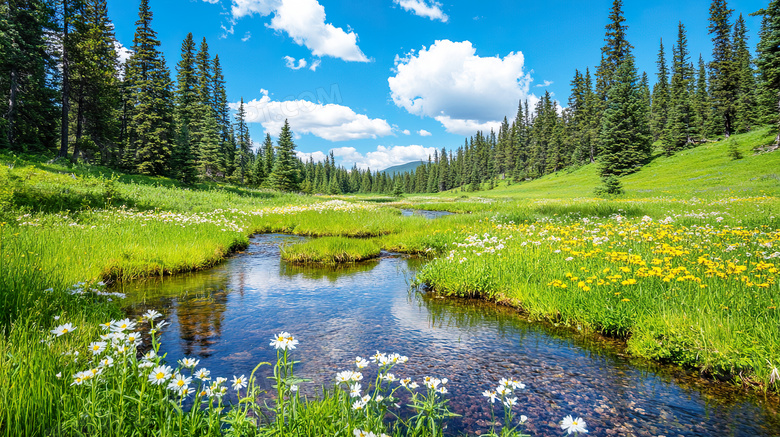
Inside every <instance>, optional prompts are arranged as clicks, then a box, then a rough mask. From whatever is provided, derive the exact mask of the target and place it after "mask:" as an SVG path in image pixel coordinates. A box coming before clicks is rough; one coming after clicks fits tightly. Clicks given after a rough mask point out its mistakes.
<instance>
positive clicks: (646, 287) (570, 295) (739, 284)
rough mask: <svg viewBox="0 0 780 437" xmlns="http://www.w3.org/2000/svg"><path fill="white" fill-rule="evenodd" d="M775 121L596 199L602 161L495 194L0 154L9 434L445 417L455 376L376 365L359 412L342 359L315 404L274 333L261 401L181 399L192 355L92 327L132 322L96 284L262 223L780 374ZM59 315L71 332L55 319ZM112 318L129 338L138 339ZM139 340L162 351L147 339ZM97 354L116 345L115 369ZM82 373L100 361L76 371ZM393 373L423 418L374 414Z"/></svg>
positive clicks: (224, 250) (563, 321)
mask: <svg viewBox="0 0 780 437" xmlns="http://www.w3.org/2000/svg"><path fill="white" fill-rule="evenodd" d="M772 138H773V136H772V134H771V132H770V131H769V130H768V129H764V130H759V131H756V132H753V133H749V134H744V135H737V136H734V137H732V139H730V140H729V141H733V142H736V145H737V147H738V148H739V150H740V151H741V152H742V154H743V156H744V157H743V158H742V159H738V160H733V159H731V157H730V156H729V153H728V148H729V144H728V143H727V141H720V142H712V143H706V144H703V145H701V146H699V147H696V148H693V149H690V150H685V151H683V152H680V153H677V154H676V155H674V156H671V157H666V156H663V155H661V154H660V153H659V154H658V155H656V156H654V159H653V160H652V162H651V163H650V164H648V165H647V166H645V167H643V168H642V169H641V170H640V171H638V172H637V173H635V174H632V175H630V176H626V177H624V178H622V179H621V183H622V184H623V187H624V189H625V194H624V195H622V196H619V197H612V198H599V197H596V196H595V195H594V194H593V193H594V188H595V187H596V186H597V185H598V184H599V179H598V175H597V169H596V166H595V165H587V166H584V167H581V168H577V169H571V170H565V171H561V172H559V173H556V174H553V175H549V176H545V177H543V178H540V179H538V180H534V181H527V182H522V183H513V184H508V183H506V182H504V181H501V182H499V183H498V184H497V187H496V188H494V189H492V190H485V191H479V192H468V193H467V192H462V191H460V190H455V191H451V192H445V193H438V194H435V195H425V196H423V195H420V196H406V197H401V198H396V197H392V196H389V195H388V196H382V197H377V196H305V195H295V194H280V193H277V192H273V191H265V190H253V189H245V188H237V187H234V186H229V185H220V184H201V185H198V186H194V187H182V186H180V185H179V184H178V183H176V182H174V181H172V180H169V179H165V178H147V177H139V176H129V175H124V174H117V173H113V172H111V171H109V170H107V169H104V168H101V167H89V166H73V165H68V166H63V165H58V164H51V163H47V162H42V161H40V160H35V159H25V158H24V157H14V156H2V157H0V160H1V161H2V162H3V165H2V167H0V187H2V188H1V189H0V207H1V208H2V212H1V214H2V217H0V223H2V225H0V293H1V294H2V299H0V329H2V331H3V335H2V336H0V378H2V380H3V381H6V382H5V383H3V384H2V385H0V433H2V434H3V435H7V436H22V435H30V436H32V435H89V434H91V435H127V436H130V435H160V436H173V435H254V434H274V433H275V434H277V435H294V434H297V435H317V434H323V433H326V434H328V435H330V434H333V435H352V431H351V430H354V429H360V430H365V431H366V434H365V435H368V432H373V433H375V435H380V434H382V433H386V434H388V435H438V434H439V433H441V424H442V421H444V420H446V418H447V417H449V415H450V413H449V411H448V410H447V408H446V403H445V402H444V401H443V400H442V399H443V398H442V396H440V395H441V394H442V391H441V390H442V388H443V387H445V385H446V381H444V382H443V381H439V382H438V383H437V384H434V382H435V381H428V383H429V384H428V385H424V384H423V383H421V384H420V390H418V391H414V389H411V390H410V389H409V387H408V385H409V384H408V383H407V384H404V385H398V383H393V384H390V382H388V381H386V380H384V379H377V380H375V381H373V382H372V383H371V385H370V386H371V390H372V391H370V392H368V393H369V394H370V399H368V400H366V401H365V402H364V403H363V404H362V405H361V406H360V408H354V406H355V405H354V402H356V400H355V399H352V398H350V397H349V396H348V384H349V383H350V382H355V380H351V379H350V378H352V377H354V375H344V378H343V380H341V381H340V383H339V387H333V388H332V389H329V390H327V391H326V395H325V396H324V399H320V400H317V401H314V400H307V399H305V398H304V397H302V396H300V395H298V394H297V391H296V390H295V388H296V387H297V384H298V383H300V381H298V380H297V379H296V377H295V375H294V364H293V361H294V359H293V355H292V354H293V351H292V350H291V349H290V348H288V347H287V346H285V345H289V344H291V343H290V342H292V341H293V340H294V339H292V336H289V337H286V336H282V338H281V339H277V340H278V342H279V343H278V345H279V347H277V351H278V353H279V355H278V360H277V362H276V363H270V364H268V365H267V366H265V365H263V366H260V367H259V369H257V371H258V372H265V373H271V372H272V373H273V375H274V377H275V378H276V382H275V386H276V390H277V392H276V393H275V395H276V399H277V400H276V401H274V402H271V404H270V405H268V406H267V408H266V406H261V405H258V404H257V402H256V396H255V395H256V394H257V390H258V388H257V387H256V386H255V385H254V382H253V378H252V375H250V376H249V378H246V380H244V381H223V382H222V383H221V385H220V384H217V385H214V383H215V382H216V381H213V380H212V381H210V382H208V383H207V382H206V380H203V379H201V380H199V381H201V382H200V383H199V384H200V385H195V383H194V382H191V383H188V384H187V385H192V386H195V387H197V390H196V392H194V393H184V394H180V395H172V394H169V392H170V390H168V391H166V389H165V386H163V385H159V384H158V383H157V382H156V381H155V380H154V375H155V374H156V373H154V371H155V370H157V371H159V372H162V373H160V374H161V375H162V376H165V375H166V374H168V376H166V377H165V378H163V379H165V380H166V381H170V380H173V379H172V378H174V376H175V374H176V370H174V369H178V371H179V373H178V374H179V376H182V375H184V376H186V377H190V378H193V381H197V380H198V379H197V375H195V373H196V371H197V369H195V368H194V367H188V365H187V364H188V363H179V364H178V366H177V363H167V365H170V366H171V368H168V369H165V368H164V366H165V363H163V361H162V357H159V356H154V355H152V356H148V357H146V358H145V357H143V356H142V355H137V354H135V353H134V352H135V349H134V348H131V352H128V351H127V349H125V348H124V347H123V346H122V345H124V343H121V342H112V341H111V340H110V339H109V340H101V339H100V335H101V334H104V331H103V330H102V329H101V328H100V324H101V323H106V322H107V321H109V320H112V319H113V320H119V319H122V318H123V317H124V316H123V315H122V312H121V310H120V306H119V304H118V302H119V301H120V300H121V296H116V295H112V294H110V293H108V292H107V291H106V290H105V285H104V284H110V283H112V282H114V281H128V280H133V279H137V278H144V277H151V276H161V275H171V274H176V273H181V272H188V271H195V270H201V269H206V268H209V267H211V266H214V265H215V264H217V263H219V262H221V261H222V260H224V259H225V258H226V257H228V256H230V254H231V253H232V252H234V251H236V250H239V249H242V248H244V247H246V245H247V244H248V237H249V236H250V235H251V234H254V233H289V234H295V235H301V236H307V237H311V238H308V239H305V240H303V241H302V242H300V243H295V244H291V245H287V246H285V247H284V248H283V250H282V257H283V259H285V260H288V261H291V262H293V263H296V264H306V263H325V264H336V263H351V262H358V261H360V260H364V259H370V258H373V257H377V256H378V255H379V253H380V251H381V250H386V251H393V252H402V253H407V254H413V255H417V256H420V257H425V258H426V259H428V262H427V264H426V265H425V267H423V268H422V269H421V271H420V273H419V274H418V276H417V278H416V282H417V284H418V285H420V286H424V287H425V288H426V289H427V290H429V291H430V292H433V293H438V294H441V295H444V296H462V297H473V298H479V299H488V300H494V301H498V302H502V303H505V304H507V305H511V306H514V307H516V308H518V309H519V311H520V312H522V313H523V315H524V316H525V317H528V318H530V319H531V320H543V321H548V322H550V323H554V324H557V325H559V326H569V327H571V328H572V329H578V330H584V331H589V332H598V333H603V334H607V335H610V336H614V337H618V338H622V339H625V341H626V345H627V351H628V352H629V353H631V354H634V355H636V356H640V357H645V358H651V359H655V360H659V361H661V362H667V363H675V364H679V365H683V366H686V367H690V368H693V369H698V370H699V371H700V372H701V373H702V374H704V375H705V376H708V377H710V376H711V377H716V378H719V379H722V380H723V384H744V385H750V386H753V387H754V388H755V389H756V390H770V391H776V390H777V388H778V384H780V375H779V374H778V370H777V369H778V367H779V366H780V334H778V331H777V326H778V324H779V323H780V313H778V306H779V305H780V302H779V300H780V294H779V293H778V291H779V289H780V286H779V285H778V282H777V280H778V276H779V275H778V269H780V252H779V251H780V170H779V169H780V153H778V152H771V153H761V154H757V153H755V152H754V148H756V146H759V145H761V144H766V143H768V142H770V141H771V139H772ZM399 208H417V209H426V210H442V211H451V212H454V213H456V214H453V215H449V216H445V217H441V218H438V219H435V220H429V219H426V218H423V217H419V216H412V217H404V216H402V215H401V213H400V211H399ZM132 322H133V323H135V321H132ZM66 323H70V324H72V326H74V327H76V328H77V329H75V330H70V331H71V332H67V333H65V334H62V335H58V334H57V333H55V332H52V331H53V330H54V331H56V329H57V328H60V327H62V326H63V325H64V324H66ZM155 323H159V322H158V321H156V319H155V317H154V314H150V315H148V316H147V317H146V318H144V319H143V320H141V321H139V322H138V325H136V326H137V328H142V327H143V332H144V335H145V336H147V335H150V334H148V333H149V332H150V330H153V329H154V326H155V325H154V324H155ZM117 332H120V333H122V334H123V335H124V337H123V338H124V340H123V341H125V342H127V341H128V340H127V338H128V335H130V336H132V335H135V334H133V333H134V332H135V331H134V330H133V329H126V330H121V329H120V330H118V331H117ZM152 337H153V335H152ZM101 341H103V342H104V343H106V344H104V345H102V346H101V345H98V346H99V347H103V348H104V350H101V351H100V353H101V354H103V355H98V354H94V355H93V353H92V352H94V349H90V348H93V347H95V344H96V343H100V342H101ZM143 341H144V342H146V344H148V345H151V350H158V349H156V348H159V344H158V343H157V340H156V339H155V340H153V341H152V340H151V337H149V338H146V337H145V339H144V340H143ZM76 352H79V353H78V354H76ZM99 357H102V358H101V359H106V358H107V357H113V358H112V360H113V361H112V365H111V366H109V365H108V364H101V363H100V362H99V361H97V360H98V358H99ZM395 359H396V360H399V359H401V357H395ZM391 361H392V357H387V356H386V357H385V361H384V364H381V363H380V360H379V358H377V363H375V364H372V365H375V366H378V368H379V374H380V375H382V374H383V373H382V372H384V374H385V375H386V374H387V373H389V371H390V369H392V367H393V365H394V364H395V362H391ZM148 363H151V364H148ZM101 366H102V367H101ZM88 369H92V370H93V374H92V376H89V375H87V374H81V375H80V377H77V376H76V375H79V373H80V372H83V371H86V370H88ZM160 369H162V370H160ZM159 372H158V373H159ZM166 372H167V373H166ZM139 373H141V374H142V375H144V377H142V378H139V377H138V376H137V375H138V374H139ZM98 376H99V377H98ZM162 376H161V378H162ZM184 376H182V377H184ZM363 383H364V384H365V385H369V383H368V382H367V381H363ZM228 387H231V390H235V391H236V392H237V393H238V394H239V403H237V404H235V405H233V406H232V408H227V403H226V401H224V402H223V397H222V395H219V396H218V395H217V394H219V393H223V392H222V390H223V389H224V390H228ZM234 387H238V388H237V389H236V388H234ZM77 390H78V391H77ZM345 390H346V391H345ZM395 390H402V391H403V390H410V393H413V394H411V396H412V397H413V399H414V400H413V405H414V407H413V410H414V411H415V412H416V414H417V415H416V416H413V417H399V418H396V419H394V421H390V422H388V421H386V420H383V418H384V417H385V415H386V414H388V410H387V408H386V407H387V404H386V403H382V399H391V398H392V397H393V393H394V391H395ZM445 391H446V390H445ZM77 393H82V394H85V395H83V396H79V395H77ZM185 396H196V397H198V399H200V400H203V403H202V408H190V407H188V406H187V405H190V404H187V403H186V402H183V399H184V397H185ZM379 397H381V398H382V399H380V401H377V399H378V398H379ZM507 414H510V417H508V418H505V422H506V423H507V424H509V425H508V426H507V427H506V428H504V429H503V430H501V429H498V430H495V431H496V432H498V433H501V432H503V433H504V435H520V434H521V431H522V429H523V428H522V426H521V425H519V421H520V419H519V418H518V417H513V416H511V414H512V413H511V409H510V411H509V412H508V413H507ZM261 419H262V420H261ZM258 421H259V422H262V426H261V427H260V428H258V427H257V423H258ZM510 425H511V426H510ZM345 430H350V431H349V432H345Z"/></svg>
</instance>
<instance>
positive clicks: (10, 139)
mask: <svg viewBox="0 0 780 437" xmlns="http://www.w3.org/2000/svg"><path fill="white" fill-rule="evenodd" d="M54 12H55V11H54V9H53V8H52V7H51V2H49V1H43V0H26V1H21V0H8V1H4V2H0V16H2V20H0V114H2V118H0V133H1V135H0V147H7V148H10V149H11V150H14V151H17V152H43V151H46V150H48V149H49V148H50V147H51V148H53V147H55V146H56V144H57V136H58V135H57V120H58V118H61V117H60V116H61V111H59V108H58V105H57V103H58V101H59V100H60V96H59V94H58V93H57V89H56V86H57V84H56V83H55V81H56V79H57V77H58V76H59V74H58V72H57V61H58V59H57V58H58V56H57V54H56V53H55V48H54V47H52V46H53V44H50V41H49V35H56V33H57V31H58V29H57V24H56V23H55V16H54Z"/></svg>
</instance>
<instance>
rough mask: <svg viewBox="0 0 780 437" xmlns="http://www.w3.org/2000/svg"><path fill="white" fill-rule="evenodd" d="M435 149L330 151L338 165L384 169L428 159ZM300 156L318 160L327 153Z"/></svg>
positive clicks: (341, 149)
mask: <svg viewBox="0 0 780 437" xmlns="http://www.w3.org/2000/svg"><path fill="white" fill-rule="evenodd" d="M435 151H436V148H435V147H423V146H418V145H409V146H393V147H385V146H377V147H376V150H375V151H372V152H367V153H365V154H363V153H360V152H358V151H357V149H355V148H354V147H337V148H335V149H330V150H329V152H333V156H334V157H335V158H336V165H341V166H344V167H345V168H352V166H353V165H357V167H358V168H360V169H363V170H365V169H366V168H370V169H371V170H384V169H386V168H387V167H392V166H394V165H400V164H406V163H407V162H413V161H427V160H428V157H429V156H433V153H434V152H435ZM298 156H299V157H304V158H305V159H306V160H308V159H309V157H310V156H311V157H313V158H314V161H315V162H316V161H322V160H324V159H325V157H326V156H327V154H326V153H324V152H320V151H317V152H313V153H303V152H299V153H298Z"/></svg>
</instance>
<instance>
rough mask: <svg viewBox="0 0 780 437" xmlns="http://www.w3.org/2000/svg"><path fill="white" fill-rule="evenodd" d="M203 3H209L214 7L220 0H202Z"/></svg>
mask: <svg viewBox="0 0 780 437" xmlns="http://www.w3.org/2000/svg"><path fill="white" fill-rule="evenodd" d="M203 1H204V2H206V3H211V4H212V5H215V4H217V3H219V1H220V0H203Z"/></svg>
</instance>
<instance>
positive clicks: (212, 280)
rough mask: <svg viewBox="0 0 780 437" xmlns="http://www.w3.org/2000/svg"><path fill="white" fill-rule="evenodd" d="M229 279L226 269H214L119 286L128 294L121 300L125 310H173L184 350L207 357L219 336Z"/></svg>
mask: <svg viewBox="0 0 780 437" xmlns="http://www.w3.org/2000/svg"><path fill="white" fill-rule="evenodd" d="M230 278H231V276H230V274H229V273H228V272H226V271H224V270H222V269H219V268H217V269H213V270H210V271H207V272H199V273H193V274H187V275H181V276H175V277H167V278H155V279H149V280H145V281H139V282H135V283H128V284H123V285H119V287H121V290H122V292H124V293H127V295H128V296H129V298H128V299H127V300H126V301H125V302H123V303H124V304H125V305H126V306H127V307H126V311H127V312H128V313H131V314H137V315H140V314H141V313H143V311H145V310H146V309H149V308H152V309H156V310H161V311H163V312H164V313H168V314H170V312H171V311H172V310H173V309H175V310H176V312H177V319H178V320H177V321H178V323H179V337H180V338H181V340H183V347H182V349H183V351H184V353H185V354H186V355H192V354H193V353H197V354H198V355H199V356H201V357H208V356H210V355H211V346H212V345H213V344H215V343H216V342H217V341H218V340H219V338H220V337H221V336H222V324H223V322H224V313H225V311H226V310H227V301H228V290H229V289H230V288H229V281H230Z"/></svg>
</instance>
